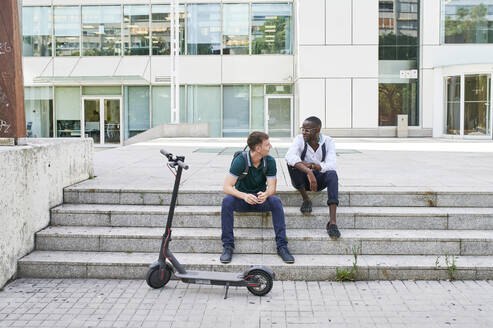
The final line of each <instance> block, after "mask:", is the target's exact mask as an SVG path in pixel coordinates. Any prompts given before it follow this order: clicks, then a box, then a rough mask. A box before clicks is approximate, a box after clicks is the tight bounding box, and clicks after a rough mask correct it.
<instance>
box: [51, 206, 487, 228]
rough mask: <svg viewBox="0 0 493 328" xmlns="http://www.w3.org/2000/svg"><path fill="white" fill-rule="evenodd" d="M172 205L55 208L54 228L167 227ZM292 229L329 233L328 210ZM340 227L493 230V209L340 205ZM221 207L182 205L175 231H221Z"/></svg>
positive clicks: (293, 213) (240, 218) (244, 219)
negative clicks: (184, 229)
mask: <svg viewBox="0 0 493 328" xmlns="http://www.w3.org/2000/svg"><path fill="white" fill-rule="evenodd" d="M168 209H169V207H168V206H162V205H107V204H63V205H60V206H57V207H55V208H53V209H52V210H51V224H53V225H63V226H68V225H71V226H74V225H75V226H109V227H164V226H165V225H166V220H167V218H168ZM284 212H285V215H286V226H287V228H288V229H291V228H303V229H323V228H324V227H325V225H326V224H327V220H328V207H327V206H322V207H314V208H313V212H312V213H311V214H309V215H302V214H301V213H300V211H299V208H298V207H285V208H284ZM337 213H338V214H337V223H338V226H339V227H340V228H343V229H421V230H436V229H441V230H447V229H449V230H458V229H459V230H460V229H470V230H474V229H485V230H489V229H492V230H493V208H454V207H344V206H342V207H339V208H338V210H337ZM220 215H221V207H220V206H177V207H176V208H175V215H174V220H173V225H174V226H175V227H191V228H192V227H197V228H213V227H221V216H220ZM235 227H240V228H241V227H244V228H247V227H248V228H266V227H272V219H271V218H270V214H262V213H237V214H236V215H235Z"/></svg>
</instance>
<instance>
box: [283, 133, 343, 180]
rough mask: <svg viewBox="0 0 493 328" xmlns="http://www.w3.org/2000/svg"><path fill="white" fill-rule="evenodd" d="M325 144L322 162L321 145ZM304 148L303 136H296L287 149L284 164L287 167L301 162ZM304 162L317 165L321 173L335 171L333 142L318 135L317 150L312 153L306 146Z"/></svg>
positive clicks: (326, 137) (327, 137)
mask: <svg viewBox="0 0 493 328" xmlns="http://www.w3.org/2000/svg"><path fill="white" fill-rule="evenodd" d="M324 143H325V151H326V153H325V161H324V162H322V155H323V153H322V144H324ZM304 147H305V141H304V140H303V135H301V134H299V135H297V136H296V137H295V138H294V140H293V143H292V144H291V147H289V150H288V152H287V153H286V157H285V159H286V162H287V163H288V165H291V166H294V165H295V164H296V163H299V162H301V153H302V152H303V148H304ZM305 162H308V163H314V164H319V165H320V166H321V167H322V171H321V172H327V171H330V170H334V171H335V170H337V163H336V146H335V144H334V140H332V138H331V137H329V136H324V135H323V134H319V140H318V148H317V151H314V150H313V148H312V147H311V146H310V145H309V144H308V145H307V147H306V155H305Z"/></svg>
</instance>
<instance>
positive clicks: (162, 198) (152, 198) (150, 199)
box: [144, 192, 171, 205]
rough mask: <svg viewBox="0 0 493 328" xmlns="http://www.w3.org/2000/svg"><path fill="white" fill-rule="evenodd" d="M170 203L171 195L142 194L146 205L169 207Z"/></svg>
mask: <svg viewBox="0 0 493 328" xmlns="http://www.w3.org/2000/svg"><path fill="white" fill-rule="evenodd" d="M170 203H171V193H153V192H146V193H144V204H146V205H169V204H170Z"/></svg>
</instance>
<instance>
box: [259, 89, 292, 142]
mask: <svg viewBox="0 0 493 328" xmlns="http://www.w3.org/2000/svg"><path fill="white" fill-rule="evenodd" d="M265 102H266V106H265V108H266V111H267V113H266V115H265V118H266V124H265V126H266V127H267V133H268V134H269V136H271V137H290V136H291V122H292V120H291V115H292V98H291V97H285V96H284V97H283V96H267V97H266V98H265Z"/></svg>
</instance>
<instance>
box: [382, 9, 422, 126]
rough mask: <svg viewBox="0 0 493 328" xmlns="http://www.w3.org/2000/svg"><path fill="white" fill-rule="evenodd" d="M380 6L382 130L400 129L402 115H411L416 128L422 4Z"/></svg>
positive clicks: (410, 122) (410, 123) (411, 124)
mask: <svg viewBox="0 0 493 328" xmlns="http://www.w3.org/2000/svg"><path fill="white" fill-rule="evenodd" d="M379 4H380V5H379V54H378V57H379V88H378V90H379V92H378V95H379V106H378V107H379V126H395V125H397V124H396V122H397V115H398V114H407V115H408V124H409V125H410V126H413V125H414V126H416V125H419V109H418V91H417V90H418V78H417V77H418V76H417V70H418V49H419V28H418V26H419V24H418V22H419V0H408V1H397V0H380V3H379Z"/></svg>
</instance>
